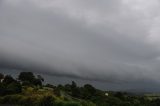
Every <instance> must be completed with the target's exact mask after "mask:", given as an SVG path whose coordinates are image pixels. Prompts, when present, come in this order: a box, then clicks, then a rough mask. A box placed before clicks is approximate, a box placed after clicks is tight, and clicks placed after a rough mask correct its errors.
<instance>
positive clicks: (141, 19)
mask: <svg viewBox="0 0 160 106" xmlns="http://www.w3.org/2000/svg"><path fill="white" fill-rule="evenodd" d="M159 10H160V1H159V0H1V1H0V65H1V67H9V68H14V69H23V70H31V71H36V72H42V73H45V74H50V75H58V76H68V77H73V78H81V79H89V80H99V81H105V82H109V83H112V82H113V83H139V82H143V81H146V82H147V81H148V82H150V81H151V82H152V81H153V82H155V83H158V84H159V83H160V35H159V34H160V12H159ZM144 85H145V83H144Z"/></svg>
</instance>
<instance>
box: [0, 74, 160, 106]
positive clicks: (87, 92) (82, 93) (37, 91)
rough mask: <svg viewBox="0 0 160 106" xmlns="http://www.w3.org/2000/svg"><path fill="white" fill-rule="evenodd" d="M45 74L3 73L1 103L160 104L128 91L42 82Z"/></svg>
mask: <svg viewBox="0 0 160 106" xmlns="http://www.w3.org/2000/svg"><path fill="white" fill-rule="evenodd" d="M43 81H44V79H43V77H42V76H40V75H37V76H35V75H34V74H33V73H32V72H21V73H20V74H19V75H18V78H16V79H15V78H13V77H12V76H10V75H3V74H1V73H0V104H12V105H17V106H28V105H30V106H160V99H159V97H156V98H151V97H149V96H144V95H139V96H137V95H134V94H130V93H125V92H111V91H102V90H98V89H96V88H94V87H93V86H92V85H90V84H85V85H84V86H82V87H78V86H77V84H76V83H75V82H74V81H72V83H71V84H66V85H57V86H55V85H51V84H46V85H43V83H42V82H43Z"/></svg>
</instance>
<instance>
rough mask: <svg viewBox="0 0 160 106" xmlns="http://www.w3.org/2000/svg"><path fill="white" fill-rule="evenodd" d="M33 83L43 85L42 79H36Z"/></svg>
mask: <svg viewBox="0 0 160 106" xmlns="http://www.w3.org/2000/svg"><path fill="white" fill-rule="evenodd" d="M33 85H36V86H38V85H39V86H42V81H41V80H40V79H34V80H33Z"/></svg>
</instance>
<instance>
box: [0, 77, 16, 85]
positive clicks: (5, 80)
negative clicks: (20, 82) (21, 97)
mask: <svg viewBox="0 0 160 106" xmlns="http://www.w3.org/2000/svg"><path fill="white" fill-rule="evenodd" d="M13 82H16V80H15V79H13V77H12V76H10V75H6V76H5V77H4V80H3V82H2V83H3V84H6V85H8V84H10V83H13Z"/></svg>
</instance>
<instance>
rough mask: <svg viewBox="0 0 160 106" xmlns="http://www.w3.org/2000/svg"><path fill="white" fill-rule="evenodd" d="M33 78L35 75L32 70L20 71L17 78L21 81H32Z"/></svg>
mask: <svg viewBox="0 0 160 106" xmlns="http://www.w3.org/2000/svg"><path fill="white" fill-rule="evenodd" d="M34 79H35V76H34V74H33V73H32V72H21V73H20V74H19V76H18V80H20V81H22V82H24V81H28V82H30V83H32V82H33V80H34Z"/></svg>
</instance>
